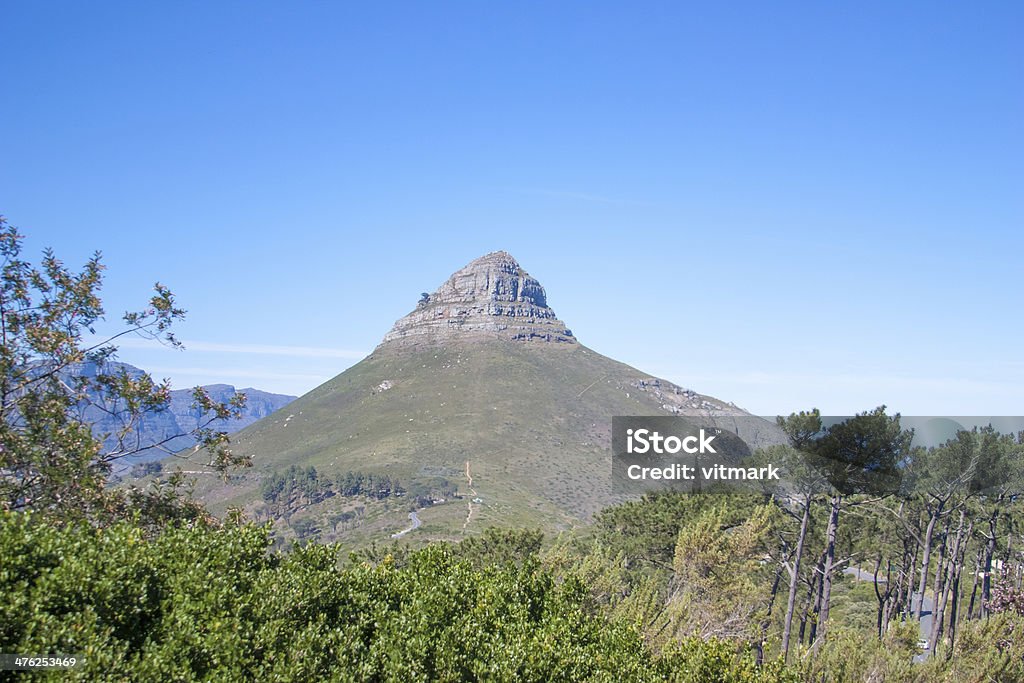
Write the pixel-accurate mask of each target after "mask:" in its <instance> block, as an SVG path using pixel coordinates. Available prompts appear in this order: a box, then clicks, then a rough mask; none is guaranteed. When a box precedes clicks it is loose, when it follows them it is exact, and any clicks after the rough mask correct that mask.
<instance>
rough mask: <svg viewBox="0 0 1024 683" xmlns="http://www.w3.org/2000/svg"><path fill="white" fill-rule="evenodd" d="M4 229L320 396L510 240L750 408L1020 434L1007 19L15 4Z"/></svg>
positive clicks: (1009, 7)
mask: <svg viewBox="0 0 1024 683" xmlns="http://www.w3.org/2000/svg"><path fill="white" fill-rule="evenodd" d="M0 27H2V29H3V31H2V33H3V36H4V47H3V52H2V54H0V93H2V106H0V212H2V213H3V214H4V215H6V216H7V218H8V220H9V221H10V222H11V223H12V224H14V225H16V226H18V227H20V228H21V230H22V231H23V232H25V233H26V234H27V235H28V237H29V239H28V252H29V254H30V255H31V256H32V258H33V260H35V259H37V258H38V255H39V251H40V250H41V249H42V248H43V247H44V246H52V247H53V248H54V249H55V250H56V251H57V253H58V255H59V256H61V257H63V258H64V259H65V260H66V261H67V262H68V263H69V264H70V265H72V266H75V267H77V266H79V265H80V264H81V263H82V262H83V261H84V260H85V259H86V258H87V257H88V256H89V254H90V253H91V252H92V251H93V250H97V249H98V250H101V251H102V253H103V259H104V262H105V263H106V265H107V266H108V272H107V281H106V286H105V290H104V293H105V300H106V302H107V304H108V311H109V312H110V313H111V314H112V315H111V316H110V317H111V318H112V319H116V318H117V317H118V316H117V314H119V313H120V312H121V311H124V310H125V309H128V308H133V309H134V308H137V307H138V306H139V305H140V304H141V303H142V302H143V301H144V299H145V298H146V296H147V292H148V288H149V287H150V286H151V285H152V283H153V281H155V280H160V281H161V282H164V283H166V284H167V285H168V286H170V287H171V289H172V290H173V291H174V292H175V293H176V295H177V297H178V300H179V301H180V303H181V304H182V305H183V306H184V307H185V308H187V309H188V310H189V317H188V320H187V321H186V322H185V324H183V325H182V326H181V327H180V330H179V334H180V336H181V337H182V339H183V340H185V342H186V344H187V345H188V346H189V347H190V348H189V350H188V351H186V352H183V353H175V352H171V351H161V350H146V349H141V348H134V347H132V348H128V347H126V348H123V349H122V354H121V356H122V358H123V359H124V360H126V361H128V362H131V363H134V364H136V365H140V366H142V367H145V368H147V369H149V370H151V371H153V372H154V374H155V375H157V376H158V377H170V378H171V379H172V380H173V382H174V384H175V386H179V387H182V386H189V385H191V384H195V383H211V382H228V383H232V384H235V385H237V386H256V387H259V388H263V389H267V390H271V391H281V392H288V393H302V392H305V391H307V390H309V389H310V388H312V387H313V386H315V385H317V384H318V383H320V382H321V381H324V380H326V379H328V378H330V377H331V376H333V375H335V374H337V373H338V372H340V371H341V370H343V369H344V368H346V367H348V366H349V365H351V364H352V363H354V362H355V361H356V360H358V358H360V357H361V356H362V355H364V354H365V353H368V352H369V351H371V350H372V349H373V347H374V346H375V345H376V344H377V343H378V342H379V341H380V338H381V337H382V336H383V335H384V334H385V333H386V332H387V330H388V329H389V327H390V326H391V324H392V323H393V322H394V320H395V319H397V318H399V317H401V316H402V315H404V314H405V313H407V312H408V311H409V310H411V309H412V308H413V307H414V305H415V302H416V300H417V299H418V298H419V294H420V292H422V291H432V290H433V289H434V288H435V287H437V286H438V285H439V284H440V283H441V282H443V281H444V279H445V278H446V277H447V276H448V275H449V274H450V273H451V272H452V271H454V270H456V269H457V268H459V267H461V266H462V265H464V264H465V263H466V262H468V261H470V260H471V259H473V258H475V257H477V256H479V255H482V254H484V253H486V252H489V251H493V250H496V249H505V250H507V251H509V252H511V253H512V254H513V255H514V256H516V258H517V259H518V260H519V261H520V263H521V264H522V265H523V266H524V267H525V268H526V269H527V270H528V271H530V273H531V274H532V275H534V276H535V277H537V279H539V280H540V281H541V283H542V284H543V285H544V286H545V287H546V289H547V291H548V297H549V301H550V303H551V305H552V306H553V308H554V309H555V311H556V312H557V313H558V315H559V317H560V318H562V319H563V320H565V321H566V323H567V324H568V325H569V326H570V327H571V328H572V329H573V331H574V332H575V333H576V334H577V335H578V337H579V338H580V340H581V341H582V342H583V343H585V344H587V345H588V346H590V347H592V348H594V349H595V350H597V351H599V352H601V353H604V354H606V355H609V356H612V357H613V358H616V359H619V360H622V361H625V362H628V363H630V364H632V365H635V366H636V367H639V368H641V369H643V370H645V371H647V372H651V373H653V374H657V375H660V376H663V377H666V378H668V379H671V380H673V381H676V382H678V383H680V384H682V385H684V386H687V387H692V388H694V389H696V390H698V391H701V392H704V393H709V394H713V395H715V396H718V397H720V398H723V399H725V400H731V401H734V402H736V403H737V404H738V405H740V406H743V407H745V408H748V409H750V410H752V411H754V412H758V413H767V414H772V413H780V412H782V413H788V412H789V411H792V410H798V409H801V408H808V407H811V406H818V407H820V408H822V409H823V410H824V411H825V412H829V413H838V414H844V413H849V412H850V411H854V410H864V409H868V408H871V407H874V406H876V405H878V404H881V403H885V404H887V405H888V406H889V407H890V408H892V409H894V410H899V411H901V412H903V413H904V414H918V415H923V414H934V415H943V414H950V415H996V414H1012V415H1020V414H1024V351H1022V349H1024V343H1022V342H1024V322H1022V315H1021V309H1022V306H1021V293H1022V289H1024V288H1022V287H1021V282H1022V279H1024V278H1022V271H1024V267H1022V254H1024V249H1022V248H1024V236H1022V228H1024V124H1022V122H1024V41H1022V40H1021V35H1022V34H1024V4H1022V3H1020V2H986V3H963V2H959V3H954V2H931V1H929V2H899V3H892V2H857V3H853V2H850V3H823V2H806V3H755V2H751V3H705V4H704V5H703V6H701V5H697V4H694V3H677V2H664V3H643V2H628V3H627V2H620V3H599V2H580V3H569V2H559V3H541V2H525V3H523V2H517V3H496V2H458V3H445V2H436V3H435V2H431V3H425V2H408V3H340V2H326V3H312V2H299V3H283V2H266V3H261V2H250V1H247V2H236V3H231V2H174V3H166V2H165V3H139V2H125V3H113V2H102V1H100V2H90V3H82V2H12V1H9V0H3V1H2V2H0Z"/></svg>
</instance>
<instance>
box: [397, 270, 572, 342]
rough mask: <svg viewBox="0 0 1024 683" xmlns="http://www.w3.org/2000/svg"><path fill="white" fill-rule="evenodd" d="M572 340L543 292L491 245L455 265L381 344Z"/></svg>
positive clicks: (537, 284)
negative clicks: (475, 339)
mask: <svg viewBox="0 0 1024 683" xmlns="http://www.w3.org/2000/svg"><path fill="white" fill-rule="evenodd" d="M474 336H476V337H495V336H497V337H504V338H507V339H511V340H515V341H522V342H550V343H562V344H575V343H576V338H575V337H574V336H573V334H572V332H571V331H570V330H569V329H568V328H567V327H566V326H565V323H563V322H562V321H561V320H559V319H558V317H557V316H556V315H555V312H554V311H553V310H551V308H550V307H549V306H548V304H547V295H546V294H545V293H544V288H543V287H542V286H541V284H540V283H539V282H537V280H535V279H534V278H533V277H531V276H530V274H529V273H527V272H526V271H525V270H523V268H522V267H521V266H520V265H519V263H518V262H516V260H515V259H514V258H512V256H511V255H510V254H508V253H507V252H504V251H496V252H493V253H490V254H487V255H486V256H481V257H480V258H478V259H476V260H475V261H472V262H470V263H469V264H468V265H467V266H466V267H464V268H462V269H461V270H459V271H457V272H456V273H455V274H453V275H452V276H451V277H450V278H448V280H447V281H446V282H445V283H444V284H443V285H441V286H440V287H439V288H438V289H437V291H435V292H434V293H433V294H430V295H426V296H424V297H422V298H421V299H420V302H419V303H418V304H417V306H416V309H415V310H413V311H412V312H411V313H409V314H408V315H407V316H405V317H404V318H402V319H400V320H399V321H398V322H396V323H395V325H394V327H392V328H391V331H390V332H388V334H387V335H386V336H385V337H384V341H383V342H382V344H402V345H419V344H424V345H431V344H444V343H446V342H449V341H453V340H458V339H466V338H472V337H474Z"/></svg>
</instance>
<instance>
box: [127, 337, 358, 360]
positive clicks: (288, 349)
mask: <svg viewBox="0 0 1024 683" xmlns="http://www.w3.org/2000/svg"><path fill="white" fill-rule="evenodd" d="M182 344H184V346H185V349H186V350H188V351H200V352H208V353H251V354H256V355H261V356H289V357H291V358H345V359H348V360H360V359H362V358H363V357H365V356H366V352H365V351H353V350H350V349H332V348H326V347H319V346H274V345H270V344H220V343H217V342H203V341H184V340H183V341H182ZM117 345H118V346H120V347H122V348H129V349H170V348H171V347H169V346H166V345H164V344H160V343H159V342H154V341H151V340H148V339H123V340H119V341H118V342H117Z"/></svg>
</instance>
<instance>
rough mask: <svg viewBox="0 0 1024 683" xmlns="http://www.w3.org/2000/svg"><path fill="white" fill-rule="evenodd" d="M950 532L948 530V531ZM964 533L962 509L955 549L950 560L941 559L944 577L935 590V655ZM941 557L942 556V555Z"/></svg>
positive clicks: (930, 641)
mask: <svg viewBox="0 0 1024 683" xmlns="http://www.w3.org/2000/svg"><path fill="white" fill-rule="evenodd" d="M947 533H948V531H947ZM963 533H964V511H963V510H960V523H959V524H958V525H957V528H956V539H955V540H954V541H953V551H952V552H951V553H950V555H949V561H948V562H944V561H943V560H942V559H940V560H939V564H940V565H944V567H943V570H944V571H943V573H942V578H941V580H939V581H938V582H937V583H936V588H937V590H936V592H935V596H936V597H935V599H936V603H935V615H934V619H932V632H931V638H930V639H929V644H930V646H931V652H932V655H933V656H934V655H935V650H936V648H937V647H938V641H939V638H941V637H942V632H943V628H942V627H943V623H944V620H945V618H946V602H947V601H948V600H949V589H950V585H951V584H952V580H951V576H950V575H951V573H953V572H955V571H956V569H955V566H956V557H957V555H958V554H959V553H960V542H961V539H962V538H963ZM942 546H943V553H942V554H943V555H944V554H945V552H944V551H945V547H946V542H945V541H943V542H942ZM940 558H941V556H940Z"/></svg>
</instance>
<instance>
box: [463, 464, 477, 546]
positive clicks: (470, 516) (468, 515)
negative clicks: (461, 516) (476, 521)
mask: <svg viewBox="0 0 1024 683" xmlns="http://www.w3.org/2000/svg"><path fill="white" fill-rule="evenodd" d="M466 480H467V481H468V482H469V492H470V494H472V496H473V498H476V489H475V488H473V475H472V474H470V473H469V461H468V460H467V461H466ZM473 498H470V499H469V503H468V504H467V505H468V507H469V509H468V511H467V512H466V521H465V522H463V523H462V533H466V527H467V526H469V521H470V520H471V519H473Z"/></svg>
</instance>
